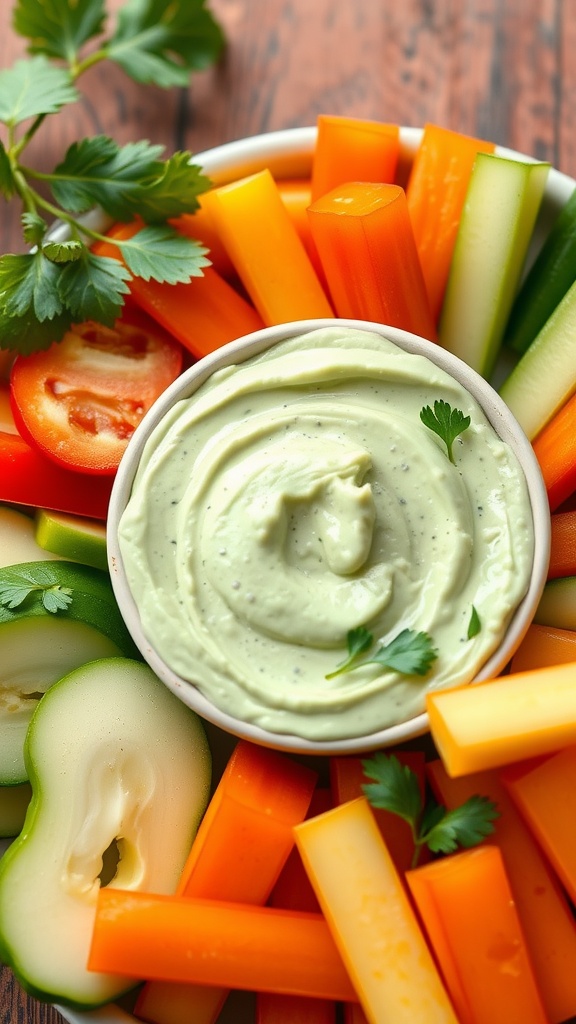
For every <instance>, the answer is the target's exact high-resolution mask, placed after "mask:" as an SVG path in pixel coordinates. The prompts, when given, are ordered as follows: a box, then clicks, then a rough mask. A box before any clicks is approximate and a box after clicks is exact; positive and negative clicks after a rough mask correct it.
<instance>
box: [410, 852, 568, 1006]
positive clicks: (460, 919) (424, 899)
mask: <svg viewBox="0 0 576 1024" xmlns="http://www.w3.org/2000/svg"><path fill="white" fill-rule="evenodd" d="M406 879H407V882H408V886H409V888H410V891H411V893H412V896H413V898H414V900H415V902H416V906H417V908H418V912H419V914H420V917H421V919H422V921H423V923H424V927H425V929H426V931H427V933H428V938H429V940H430V943H431V945H432V947H433V949H434V953H435V956H436V958H437V960H438V963H439V965H440V970H441V972H442V974H443V976H444V980H445V982H446V986H447V989H448V992H449V994H450V996H451V999H452V1002H453V1004H454V1008H455V1010H456V1014H457V1016H458V1020H459V1022H460V1024H510V1021H522V1024H548V1021H547V1017H546V1014H545V1011H544V1007H543V1005H542V1000H541V998H540V994H539V992H538V989H537V986H536V982H535V979H534V973H533V970H532V965H531V962H530V958H529V955H528V952H527V949H526V944H525V941H524V935H523V932H522V927H521V925H520V921H519V919H518V914H517V911H516V906H515V904H514V900H513V897H512V892H511V889H510V884H509V881H508V877H507V875H506V871H505V868H504V864H503V861H502V855H501V853H500V851H499V850H498V849H497V847H495V846H485V847H483V848H480V849H475V850H466V851H465V852H463V853H458V854H454V855H453V856H451V857H443V858H441V859H440V860H437V861H435V862H434V863H432V864H426V865H424V866H423V867H420V868H415V869H414V870H412V871H408V872H407V874H406Z"/></svg>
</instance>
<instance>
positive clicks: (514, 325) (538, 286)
mask: <svg viewBox="0 0 576 1024" xmlns="http://www.w3.org/2000/svg"><path fill="white" fill-rule="evenodd" d="M574 281H576V190H575V191H574V192H573V193H572V195H571V196H570V198H569V199H568V202H567V203H566V204H565V206H564V207H563V208H562V210H561V211H560V213H559V214H558V217H557V218H556V220H555V221H554V224H553V225H552V228H551V230H550V234H549V235H548V237H547V238H546V240H545V242H544V244H543V246H542V248H541V250H540V252H539V253H538V255H537V256H536V259H535V260H534V263H533V264H532V267H531V268H530V270H529V271H528V273H527V275H526V277H525V278H524V281H523V282H522V285H521V287H520V289H519V291H518V293H517V295H516V298H515V300H514V304H513V306H512V310H511V313H510V317H509V320H508V324H507V326H506V332H505V337H504V342H505V344H506V345H507V346H508V347H509V348H511V349H513V351H515V352H517V353H518V354H519V355H522V354H523V353H524V352H525V351H526V349H527V348H528V346H529V345H530V344H531V342H532V341H533V340H534V338H535V337H536V335H537V334H538V333H539V331H540V330H541V329H542V327H543V326H544V324H545V323H546V321H547V320H548V318H549V317H550V316H551V315H552V313H553V312H554V309H555V308H556V306H557V305H558V303H559V302H560V301H561V300H562V298H563V296H564V295H565V294H566V292H567V291H568V289H569V288H570V287H571V285H572V284H573V283H574Z"/></svg>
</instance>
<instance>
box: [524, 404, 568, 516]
mask: <svg viewBox="0 0 576 1024" xmlns="http://www.w3.org/2000/svg"><path fill="white" fill-rule="evenodd" d="M532 447H533V448H534V452H535V455H536V458H537V459H538V462H539V464H540V469H541V470H542V476H543V477H544V483H545V484H546V490H547V491H548V501H549V503H550V509H551V510H552V512H554V511H555V510H556V509H557V508H558V507H559V506H560V505H561V504H562V503H563V502H564V501H566V499H567V498H569V497H570V496H571V495H572V494H573V493H574V492H575V491H576V395H573V396H572V398H569V399H568V401H567V402H566V404H565V405H564V406H562V408H561V409H559V410H558V412H557V413H556V415H555V416H554V417H553V418H552V419H551V420H550V422H549V423H548V424H547V425H546V426H545V427H544V429H543V430H541V431H540V433H539V434H538V436H537V437H536V438H535V439H534V441H533V442H532Z"/></svg>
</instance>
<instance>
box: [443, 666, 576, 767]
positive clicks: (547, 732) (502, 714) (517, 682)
mask: <svg viewBox="0 0 576 1024" xmlns="http://www.w3.org/2000/svg"><path fill="white" fill-rule="evenodd" d="M426 704H427V708H428V715H429V718H430V730H431V733H432V738H433V739H434V742H435V744H436V749H437V750H438V753H439V754H440V757H441V758H442V761H443V763H444V767H445V768H446V771H447V772H448V774H449V775H451V776H452V777H453V778H455V777H457V776H460V775H467V774H469V773H471V772H479V771H483V770H484V769H486V768H499V767H500V766H502V765H505V764H511V763H512V762H514V761H523V760H525V759H527V758H529V757H536V756H538V755H539V754H549V753H552V752H553V751H556V750H561V749H562V747H567V746H570V744H572V743H576V662H569V663H568V664H564V665H562V664H561V665H550V666H549V667H547V668H539V669H533V670H531V671H529V672H516V673H514V674H512V675H508V676H501V677H500V678H498V679H493V680H491V681H490V682H486V683H478V684H477V685H475V686H465V687H462V688H461V689H455V690H444V691H440V690H439V691H437V692H436V693H429V694H428V695H427V697H426Z"/></svg>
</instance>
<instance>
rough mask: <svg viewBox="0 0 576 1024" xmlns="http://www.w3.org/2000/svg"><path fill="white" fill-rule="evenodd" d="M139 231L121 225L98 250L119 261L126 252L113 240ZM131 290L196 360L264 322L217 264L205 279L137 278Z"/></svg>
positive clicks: (96, 249) (207, 271) (100, 253)
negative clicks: (168, 281)
mask: <svg viewBox="0 0 576 1024" xmlns="http://www.w3.org/2000/svg"><path fill="white" fill-rule="evenodd" d="M136 230H137V226H135V225H134V224H124V225H116V226H115V227H114V228H112V229H111V230H110V231H109V232H108V234H109V237H110V239H111V241H110V242H109V243H106V242H98V243H96V244H95V245H94V246H93V250H94V252H96V253H97V254H98V255H100V256H112V257H115V258H116V259H119V258H121V257H120V250H119V249H118V247H117V246H115V245H114V244H113V239H114V238H129V237H130V236H131V235H132V234H134V232H135V231H136ZM130 293H131V295H132V297H133V299H134V301H135V302H136V303H137V304H138V305H139V306H140V308H141V309H143V310H144V311H145V312H146V313H148V314H149V316H152V317H154V319H155V320H157V321H158V323H159V324H161V325H162V327H164V328H166V330H168V331H170V333H171V334H172V335H173V336H174V337H175V338H177V339H178V341H179V342H180V343H181V344H182V345H183V346H184V347H185V348H186V349H187V350H188V351H189V352H191V353H192V355H193V356H194V357H195V358H196V359H200V358H201V357H202V356H205V355H208V353H210V352H213V351H214V350H215V349H217V348H220V347H221V346H222V345H225V344H226V343H227V342H229V341H234V339H235V338H240V337H242V336H243V335H244V334H251V333H252V331H258V330H260V329H261V328H262V327H263V326H264V324H263V323H262V320H261V318H260V317H259V316H258V314H257V312H256V310H255V309H254V307H253V306H251V305H250V303H249V302H247V301H246V299H244V298H243V297H242V296H241V295H240V294H239V293H238V292H237V291H236V290H235V289H234V288H233V287H232V285H230V284H228V282H227V281H226V280H225V279H224V278H223V277H221V276H220V274H218V273H217V271H216V270H215V269H214V267H206V268H205V270H204V273H203V276H202V277H192V278H191V279H190V281H187V282H185V283H181V284H164V283H161V282H159V281H152V280H150V281H144V280H143V279H142V278H141V277H133V278H132V280H131V281H130Z"/></svg>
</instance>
